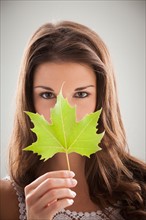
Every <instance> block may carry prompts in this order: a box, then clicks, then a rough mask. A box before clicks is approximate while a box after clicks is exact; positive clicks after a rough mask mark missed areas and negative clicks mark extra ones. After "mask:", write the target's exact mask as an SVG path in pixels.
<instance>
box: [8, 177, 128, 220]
mask: <svg viewBox="0 0 146 220" xmlns="http://www.w3.org/2000/svg"><path fill="white" fill-rule="evenodd" d="M6 179H7V180H10V178H9V177H7V178H6ZM12 186H13V187H14V189H15V191H16V195H17V197H18V203H19V220H27V217H26V205H25V197H24V194H22V193H20V192H19V191H18V189H17V187H16V185H15V183H14V182H13V181H12ZM119 211H120V210H119V209H118V208H113V207H108V208H105V209H104V212H103V211H101V210H98V211H97V212H75V211H69V210H65V209H63V210H61V211H59V212H58V213H56V215H55V216H54V217H53V220H124V219H123V217H122V216H121V215H120V213H119Z"/></svg>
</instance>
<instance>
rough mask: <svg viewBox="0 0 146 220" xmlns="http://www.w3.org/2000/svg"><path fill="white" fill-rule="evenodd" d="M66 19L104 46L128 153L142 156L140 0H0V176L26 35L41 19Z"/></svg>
mask: <svg viewBox="0 0 146 220" xmlns="http://www.w3.org/2000/svg"><path fill="white" fill-rule="evenodd" d="M59 20H72V21H76V22H79V23H82V24H84V25H87V26H89V27H90V28H92V29H93V30H95V31H96V32H97V33H98V34H99V35H100V36H101V37H102V39H103V40H104V42H105V43H106V45H107V46H108V48H109V50H110V53H111V56H112V59H113V64H114V68H115V70H116V78H117V83H118V94H119V100H120V107H121V112H122V117H123V121H124V124H125V128H126V132H127V137H128V143H129V148H130V152H131V154H132V155H134V156H136V157H138V158H139V159H141V160H145V1H142V0H137V1H132V0H130V1H126V0H125V1H124V0H123V1H120V0H117V1H116V0H115V1H111V0H108V1H104V0H103V1H98V0H97V1H26V0H25V1H13V0H11V1H7V0H5V1H1V177H4V176H5V175H6V174H7V145H8V142H9V138H10V133H11V131H12V124H13V115H14V110H15V102H14V100H15V90H16V85H17V78H18V72H19V67H20V62H21V58H22V54H23V51H24V48H25V46H26V43H27V42H28V39H29V38H30V36H31V35H32V34H33V32H34V31H35V30H36V29H37V28H38V27H39V26H40V25H42V24H43V23H46V22H48V21H59Z"/></svg>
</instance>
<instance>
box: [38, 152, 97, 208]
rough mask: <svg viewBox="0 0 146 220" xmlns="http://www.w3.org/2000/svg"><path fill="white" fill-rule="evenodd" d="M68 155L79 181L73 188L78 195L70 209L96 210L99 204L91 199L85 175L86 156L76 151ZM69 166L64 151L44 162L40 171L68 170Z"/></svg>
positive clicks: (41, 172)
mask: <svg viewBox="0 0 146 220" xmlns="http://www.w3.org/2000/svg"><path fill="white" fill-rule="evenodd" d="M68 157H69V163H70V168H71V170H72V171H73V172H74V173H75V179H76V180H77V181H78V184H77V186H76V187H74V188H73V190H74V191H75V192H76V194H77V196H76V197H75V200H74V204H73V205H72V206H70V208H69V209H70V210H76V211H81V210H82V211H96V210H97V205H95V204H94V203H93V202H92V201H91V200H90V196H89V189H88V184H87V181H86V177H85V157H83V156H80V155H79V154H76V153H71V154H69V155H68ZM67 167H68V166H67V160H66V155H65V154H64V153H58V154H56V155H55V156H54V157H52V158H51V159H49V160H48V161H46V162H44V163H43V165H42V167H41V168H40V171H39V176H40V175H42V174H44V173H46V172H49V171H56V170H66V169H67Z"/></svg>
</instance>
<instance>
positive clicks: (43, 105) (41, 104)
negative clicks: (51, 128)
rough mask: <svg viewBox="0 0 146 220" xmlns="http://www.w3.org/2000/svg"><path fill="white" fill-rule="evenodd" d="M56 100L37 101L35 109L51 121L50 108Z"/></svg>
mask: <svg viewBox="0 0 146 220" xmlns="http://www.w3.org/2000/svg"><path fill="white" fill-rule="evenodd" d="M55 103H56V101H54V100H51V101H49V102H48V101H42V100H40V101H37V102H36V104H35V111H36V112H37V113H39V114H40V115H43V116H44V118H45V119H46V120H47V121H48V122H49V123H50V122H51V120H50V109H51V108H53V107H54V105H55Z"/></svg>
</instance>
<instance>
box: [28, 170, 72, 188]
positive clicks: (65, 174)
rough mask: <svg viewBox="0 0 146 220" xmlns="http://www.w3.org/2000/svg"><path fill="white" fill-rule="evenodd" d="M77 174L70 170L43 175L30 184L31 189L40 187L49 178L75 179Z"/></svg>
mask: <svg viewBox="0 0 146 220" xmlns="http://www.w3.org/2000/svg"><path fill="white" fill-rule="evenodd" d="M74 176H75V173H74V172H73V171H69V170H58V171H51V172H47V173H45V174H43V175H42V176H40V177H38V178H37V179H36V180H34V181H33V182H32V183H30V184H29V189H34V188H36V187H37V186H38V185H40V184H41V183H42V182H43V181H44V180H46V179H48V178H73V177H74Z"/></svg>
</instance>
